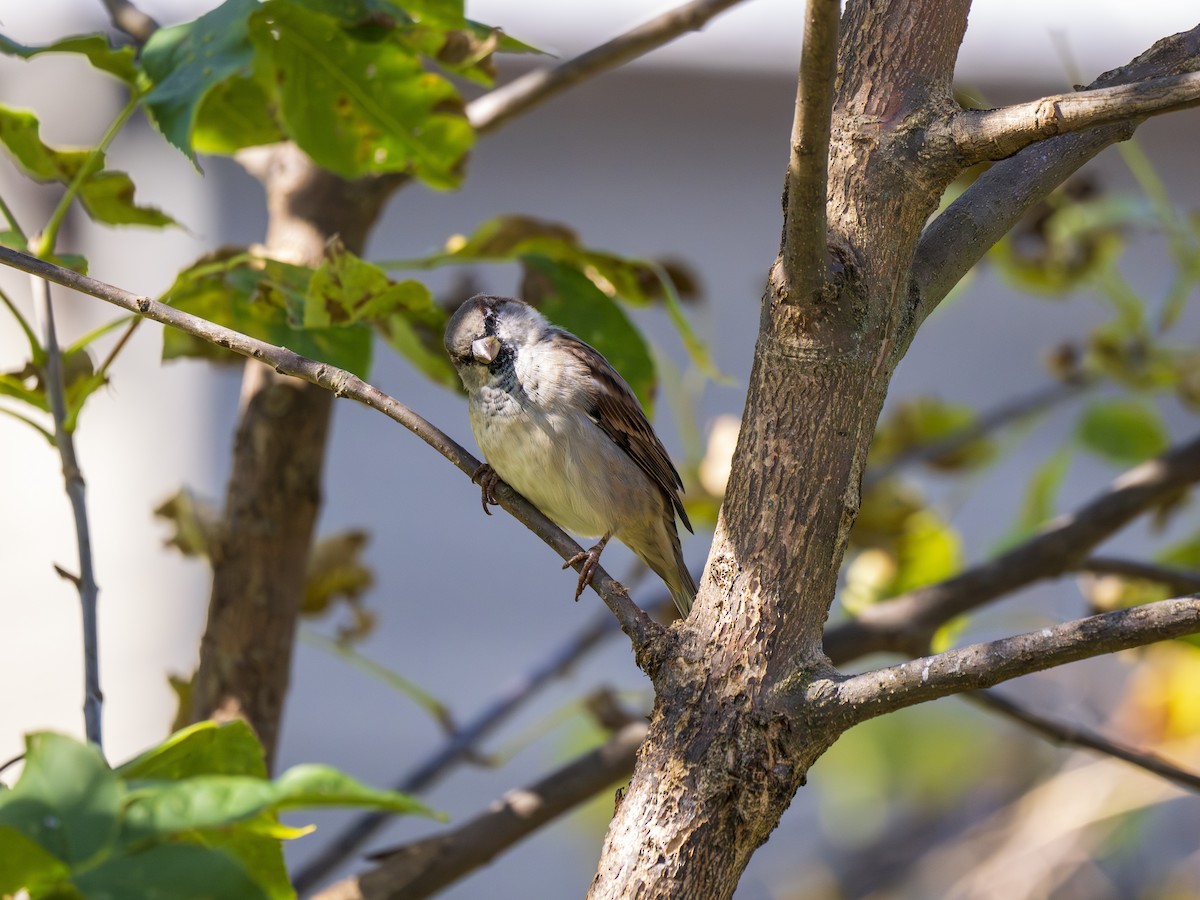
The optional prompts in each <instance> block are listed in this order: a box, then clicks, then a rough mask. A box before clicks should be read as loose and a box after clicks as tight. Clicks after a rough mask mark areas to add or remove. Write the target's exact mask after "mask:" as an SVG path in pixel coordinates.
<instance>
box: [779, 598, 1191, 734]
mask: <svg viewBox="0 0 1200 900" xmlns="http://www.w3.org/2000/svg"><path fill="white" fill-rule="evenodd" d="M1198 631H1200V597H1195V596H1193V597H1179V598H1176V599H1173V600H1160V601H1158V602H1157V603H1147V604H1144V605H1143V606H1135V607H1132V608H1130V609H1121V610H1117V611H1115V612H1109V613H1102V614H1100V615H1096V616H1089V617H1088V618H1086V619H1076V620H1075V621H1072V622H1065V623H1063V624H1061V625H1054V626H1051V627H1048V628H1042V629H1040V630H1038V631H1030V632H1026V633H1025V634H1018V635H1014V636H1013V637H1007V638H1001V639H1000V640H997V641H989V642H986V643H981V644H972V645H970V646H969V647H961V648H957V649H954V650H947V651H946V652H944V653H938V654H936V655H934V656H924V657H921V658H919V659H914V660H910V661H908V662H904V663H899V664H898V665H894V666H887V667H885V668H882V669H875V670H873V671H870V672H864V673H862V674H861V675H852V676H850V677H848V678H844V679H838V678H836V677H834V678H821V679H808V680H806V681H804V682H803V685H804V690H803V691H802V694H803V696H804V699H805V701H807V702H808V703H811V704H814V705H815V706H818V707H825V708H826V709H828V710H829V712H830V713H831V714H837V713H840V715H841V717H842V718H843V719H844V721H845V722H846V723H847V724H846V727H850V725H852V724H857V723H859V722H865V721H866V720H868V719H873V718H875V717H876V716H881V715H883V714H884V713H889V712H894V711H895V710H898V709H904V708H905V707H909V706H915V705H916V704H918V703H924V702H926V701H928V700H936V699H937V698H939V697H947V696H950V695H952V694H961V693H963V692H965V691H973V690H977V689H979V688H984V687H991V686H992V685H995V684H999V683H1000V682H1002V681H1008V680H1009V679H1012V678H1018V677H1020V676H1021V675H1028V674H1030V673H1032V672H1040V671H1043V670H1044V669H1050V668H1053V667H1055V666H1061V665H1063V664H1065V663H1069V662H1075V661H1077V660H1081V659H1089V658H1091V657H1093V656H1101V655H1103V654H1106V653H1114V652H1116V651H1118V650H1127V649H1129V648H1130V647H1140V646H1142V645H1144V644H1151V643H1154V642H1156V641H1164V640H1168V639H1170V638H1178V637H1184V636H1185V635H1189V634H1195V633H1196V632H1198ZM810 712H811V710H810Z"/></svg>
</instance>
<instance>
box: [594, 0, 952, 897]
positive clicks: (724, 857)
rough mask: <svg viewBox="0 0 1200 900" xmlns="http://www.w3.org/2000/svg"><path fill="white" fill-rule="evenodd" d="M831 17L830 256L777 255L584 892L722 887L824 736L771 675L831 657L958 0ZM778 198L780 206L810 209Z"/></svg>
mask: <svg viewBox="0 0 1200 900" xmlns="http://www.w3.org/2000/svg"><path fill="white" fill-rule="evenodd" d="M842 24H843V30H842V34H843V37H842V41H841V47H840V52H839V57H840V60H841V72H840V75H839V77H838V80H837V87H836V97H837V99H836V101H835V105H834V110H833V122H832V134H833V143H832V145H831V149H830V156H829V187H828V204H827V215H828V229H829V232H828V235H827V236H826V238H825V242H826V243H827V244H828V249H829V256H830V258H832V259H833V260H835V261H836V263H835V264H834V265H833V266H832V267H831V268H830V269H829V270H828V271H823V272H820V273H817V277H815V278H814V277H813V273H812V272H806V271H797V270H796V269H795V268H794V265H795V264H803V263H804V261H805V260H808V261H810V262H809V264H812V263H811V261H812V260H818V261H820V264H821V265H822V266H824V262H823V260H824V258H825V256H826V254H824V253H818V254H813V253H811V252H805V251H804V250H803V249H802V248H798V247H791V248H789V249H790V251H791V252H790V253H789V258H790V259H791V260H793V265H792V266H789V265H788V264H786V263H785V261H784V260H783V259H782V258H781V259H780V260H777V262H776V265H775V266H774V267H773V269H772V271H771V277H770V283H769V284H768V288H767V291H766V293H765V295H764V298H763V301H762V310H761V319H760V331H759V338H758V343H757V347H756V349H755V359H754V366H753V371H752V374H751V378H750V387H749V393H748V396H747V402H746V408H745V412H744V413H743V418H742V431H741V436H740V438H739V442H738V448H737V451H736V453H735V456H734V462H733V470H732V471H733V474H732V476H731V479H730V482H729V485H728V488H727V492H726V497H725V504H724V507H723V509H722V513H721V517H720V520H719V522H718V524H717V531H716V535H715V537H714V540H713V547H712V551H711V553H710V556H709V564H708V568H707V570H706V572H705V578H704V582H703V584H702V586H701V591H700V596H699V598H698V600H697V604H696V607H695V609H694V610H693V612H692V615H691V616H690V617H689V618H688V619H687V620H686V621H685V622H684V623H683V624H682V625H681V626H678V627H677V628H675V629H674V630H673V631H672V633H671V636H670V638H669V640H671V641H673V646H672V647H671V649H670V650H669V651H667V652H666V653H664V654H663V658H665V659H666V660H667V662H666V663H665V664H664V665H663V666H662V668H661V669H660V670H659V671H658V673H657V677H656V683H655V687H656V691H657V699H656V704H655V708H654V714H653V717H652V719H651V724H650V733H649V736H648V738H647V740H646V743H645V745H644V746H643V747H642V750H641V752H640V754H639V757H638V763H637V766H636V768H635V771H634V775H633V779H632V781H631V783H630V787H629V790H628V792H627V793H626V794H625V798H624V800H623V801H622V803H621V805H620V807H619V809H618V810H617V812H616V815H615V816H614V819H613V822H612V824H611V826H610V828H609V832H608V836H607V838H606V841H605V846H604V850H603V855H602V857H601V860H600V864H599V868H598V871H597V874H596V877H595V879H594V881H593V882H592V888H591V893H590V895H589V896H591V897H593V898H617V897H626V898H627V897H638V898H650V897H693V896H703V897H714V898H718V897H728V896H730V895H731V894H732V893H733V890H734V888H735V887H736V885H737V882H738V879H739V878H740V876H741V873H742V871H743V869H744V868H745V865H746V863H747V862H748V861H749V859H750V856H751V854H752V853H753V852H754V850H755V849H756V848H757V847H758V846H759V845H760V844H761V843H762V842H763V841H764V840H766V838H767V836H768V835H769V834H770V832H771V831H772V830H773V829H774V827H775V825H776V823H777V822H778V820H779V816H780V815H781V814H782V812H783V810H784V809H785V808H786V807H787V805H788V804H789V803H790V802H791V798H792V796H793V795H794V794H795V791H796V790H797V789H798V788H799V786H800V785H802V784H803V783H804V778H805V774H806V773H807V771H808V768H809V766H810V765H811V764H812V762H813V761H814V760H815V759H816V758H817V757H819V756H820V754H821V753H823V752H824V751H825V750H826V749H827V748H828V746H829V745H830V744H831V743H832V742H833V740H835V739H836V736H837V733H838V730H837V728H836V727H832V726H831V723H830V722H829V721H821V720H820V719H819V718H813V719H812V720H806V719H805V718H804V717H803V716H789V715H786V714H785V713H784V712H783V711H782V709H781V708H780V707H779V705H778V702H777V698H776V694H775V685H776V683H777V682H778V681H779V680H780V679H781V678H782V677H784V676H785V675H786V674H787V673H788V672H796V671H804V672H808V673H809V674H810V675H811V676H812V677H814V678H816V677H818V676H819V675H821V674H822V673H825V674H828V673H830V672H831V670H830V669H829V668H828V664H827V661H826V659H825V657H824V653H823V651H822V648H821V633H822V628H823V625H824V622H825V618H826V615H827V613H828V609H829V604H830V603H831V601H832V599H833V595H834V590H835V587H836V582H837V572H838V568H839V566H840V563H841V559H842V555H843V553H844V551H845V547H846V539H847V535H848V534H849V530H850V527H851V525H852V524H853V522H854V518H855V516H856V514H857V512H858V502H859V488H860V482H861V479H862V471H863V466H864V463H865V460H866V453H867V449H868V447H869V445H870V442H871V438H872V435H873V433H874V429H875V423H876V420H877V418H878V415H879V411H880V409H881V408H882V405H883V400H884V397H885V395H886V391H887V385H888V382H889V380H890V377H891V372H892V368H893V367H894V365H895V362H896V359H897V354H896V353H895V352H894V349H895V346H896V337H895V336H896V335H897V333H899V332H900V331H901V330H902V329H903V328H904V327H905V326H906V324H907V320H908V310H907V308H906V304H905V302H904V297H905V293H906V291H905V290H904V287H905V285H906V284H907V279H908V260H910V259H911V257H912V251H913V248H914V247H915V245H916V242H917V239H918V237H919V235H920V231H921V227H922V225H923V223H924V220H925V217H926V216H927V215H928V214H929V213H931V212H932V211H933V207H934V204H936V202H937V198H938V196H939V195H940V193H941V187H944V185H945V184H946V183H948V182H949V180H950V179H951V178H952V177H953V174H954V171H955V170H954V167H953V165H952V164H951V163H950V162H949V161H945V160H943V161H933V162H930V161H924V160H920V159H918V158H917V156H916V154H915V153H913V152H911V151H906V149H905V145H906V143H907V142H909V135H910V134H911V133H913V132H914V131H915V130H916V129H918V128H919V125H920V121H921V117H922V116H924V117H926V119H927V120H929V119H932V117H934V116H935V115H936V114H938V113H939V112H946V111H948V110H949V109H950V108H951V105H952V100H951V92H950V76H951V73H952V70H953V63H954V58H955V51H956V49H957V46H958V43H959V41H960V39H961V36H962V32H963V30H964V28H965V25H966V5H965V4H962V3H960V4H947V3H935V2H931V3H906V4H886V3H858V4H855V5H851V6H850V7H849V8H848V9H847V11H846V13H845V15H844V16H843V22H842ZM935 162H936V163H937V164H936V165H935V164H934V163H935ZM785 202H786V203H787V204H788V208H787V210H786V212H785V216H786V217H792V216H800V215H803V214H804V209H802V208H798V207H797V208H793V206H792V199H791V198H788V199H787V200H785ZM796 202H797V203H798V202H799V200H797V201H796ZM813 284H815V285H817V286H818V287H817V289H816V290H811V291H810V290H809V289H808V286H809V285H813Z"/></svg>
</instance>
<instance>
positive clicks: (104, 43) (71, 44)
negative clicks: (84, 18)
mask: <svg viewBox="0 0 1200 900" xmlns="http://www.w3.org/2000/svg"><path fill="white" fill-rule="evenodd" d="M0 53H4V54H5V55H7V56H19V57H21V58H22V59H31V58H33V57H35V56H38V55H40V54H42V53H78V54H81V55H83V56H86V57H87V59H88V62H90V63H91V64H92V65H93V66H95V67H96V68H97V69H99V70H100V71H102V72H107V73H108V74H109V75H113V76H115V77H117V78H119V79H120V80H121V81H123V82H125V83H126V84H128V85H130V86H132V85H133V84H134V83H135V82H136V81H137V76H138V69H137V54H136V51H135V50H134V48H133V47H120V48H117V47H113V46H112V45H111V44H110V43H109V42H108V37H107V36H105V35H103V34H82V35H78V36H76V37H68V38H63V39H62V40H59V41H55V42H54V43H53V44H47V45H46V46H44V47H30V46H27V45H26V44H18V43H17V42H16V41H14V40H10V39H9V38H6V37H4V36H3V35H0Z"/></svg>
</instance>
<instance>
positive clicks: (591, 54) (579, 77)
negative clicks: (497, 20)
mask: <svg viewBox="0 0 1200 900" xmlns="http://www.w3.org/2000/svg"><path fill="white" fill-rule="evenodd" d="M740 2H742V0H693V2H691V3H686V4H684V5H683V6H680V7H677V8H675V9H672V10H670V11H669V12H666V13H663V14H662V15H661V16H658V17H656V18H654V19H651V20H650V21H648V22H644V23H642V24H641V25H638V26H637V27H635V28H631V29H630V30H629V31H626V32H625V33H624V34H621V35H619V36H617V37H615V38H613V39H612V40H610V41H606V42H605V43H603V44H601V45H600V46H598V47H594V48H593V49H591V50H588V51H587V52H586V53H582V54H580V55H579V56H576V57H575V58H574V59H569V60H567V61H566V62H564V63H560V64H559V65H557V66H554V67H553V68H550V69H539V70H537V71H534V72H529V73H527V74H525V75H522V76H521V77H520V78H517V79H515V80H513V81H511V82H509V83H508V84H506V85H503V86H501V87H498V88H496V89H495V90H492V91H489V92H488V93H486V94H484V95H483V96H482V97H479V98H478V99H476V100H472V101H471V102H470V103H468V104H467V119H468V120H469V121H470V122H471V125H472V126H473V127H474V128H475V130H476V131H478V132H479V133H480V134H487V133H488V132H491V131H494V130H496V129H497V128H499V127H500V126H501V125H503V124H505V123H506V122H508V120H509V119H512V118H514V117H516V116H519V115H521V114H522V113H524V112H527V111H528V110H530V109H532V108H533V107H535V106H539V105H540V104H542V103H544V102H546V101H547V100H549V99H551V98H552V97H555V96H557V95H558V94H559V93H561V92H562V91H565V90H566V89H567V88H569V87H572V86H573V85H575V84H578V83H579V82H581V81H583V80H585V79H587V78H591V77H593V76H595V75H600V74H602V73H604V72H607V71H609V70H610V69H615V68H617V67H618V66H621V65H624V64H625V63H627V62H629V61H630V60H633V59H636V58H637V57H639V56H642V55H644V54H646V53H649V52H650V51H651V50H654V49H656V48H658V47H661V46H662V45H663V44H666V43H668V42H669V41H671V40H673V39H674V38H676V37H678V36H679V35H681V34H684V33H685V32H688V31H699V30H700V29H701V28H703V27H704V26H705V25H706V24H707V23H708V21H709V20H710V19H713V18H715V17H716V16H718V15H720V14H721V13H723V12H724V11H725V10H727V9H729V8H730V7H731V6H736V5H737V4H738V3H740Z"/></svg>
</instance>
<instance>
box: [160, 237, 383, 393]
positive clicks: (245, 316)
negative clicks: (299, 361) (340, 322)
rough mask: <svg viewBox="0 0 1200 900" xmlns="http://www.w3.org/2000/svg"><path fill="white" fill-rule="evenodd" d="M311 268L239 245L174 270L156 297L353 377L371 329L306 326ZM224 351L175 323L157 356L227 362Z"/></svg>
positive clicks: (364, 362)
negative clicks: (175, 274) (263, 255)
mask: <svg viewBox="0 0 1200 900" xmlns="http://www.w3.org/2000/svg"><path fill="white" fill-rule="evenodd" d="M311 277H312V270H311V269H307V268H304V267H303V266H293V265H289V264H287V263H282V262H279V261H277V260H270V259H253V258H251V257H249V256H248V255H247V254H245V253H243V252H241V251H239V250H231V249H229V248H226V249H223V250H220V251H217V252H216V253H214V254H211V255H209V256H207V257H205V258H203V259H201V260H200V261H198V262H197V263H196V264H194V265H193V266H191V267H190V268H188V269H186V270H185V271H183V272H181V273H180V274H179V276H178V277H177V278H176V279H175V283H174V284H173V285H172V286H171V288H170V290H168V291H167V293H166V294H165V295H164V297H163V301H164V302H166V303H170V304H171V305H172V306H174V307H175V308H176V309H180V310H183V311H184V312H190V313H192V314H193V315H197V316H200V317H202V318H205V319H208V320H209V321H211V322H216V323H217V324H219V325H224V326H226V327H227V328H232V329H234V330H236V331H240V332H242V333H243V334H248V335H250V336H251V337H254V338H258V339H259V340H262V341H266V342H268V343H271V344H275V345H278V346H282V347H287V348H288V349H289V350H293V351H295V352H296V353H299V354H301V355H303V356H307V357H309V358H311V359H319V360H321V361H323V362H327V363H329V364H330V365H334V366H337V367H338V368H341V369H347V370H349V371H351V372H353V373H354V374H356V375H358V376H360V377H366V375H367V372H368V371H369V369H370V365H371V330H370V328H369V327H368V326H366V325H365V324H361V323H353V324H348V325H345V326H340V327H336V326H335V327H330V328H305V327H304V315H305V312H304V305H305V298H306V296H307V293H308V286H309V280H310V278H311ZM231 356H232V355H231V354H230V353H229V352H228V351H226V350H223V349H222V348H220V347H217V346H215V345H214V344H211V343H209V342H207V341H202V340H200V339H199V338H194V337H192V336H191V335H186V334H183V333H182V332H179V331H177V330H175V329H164V331H163V359H176V358H179V357H195V358H200V359H213V360H218V361H228V360H229V359H230V358H231Z"/></svg>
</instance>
